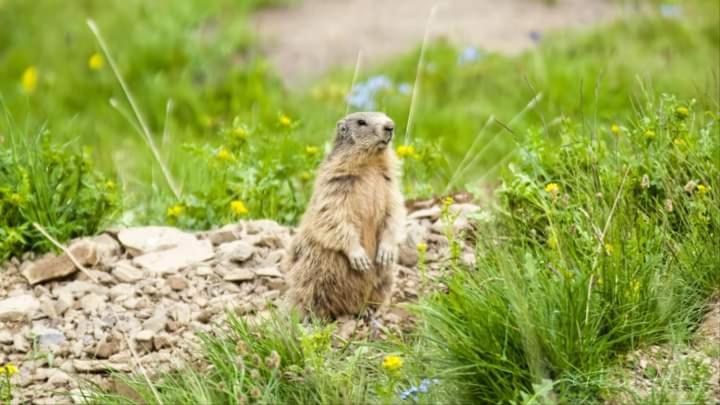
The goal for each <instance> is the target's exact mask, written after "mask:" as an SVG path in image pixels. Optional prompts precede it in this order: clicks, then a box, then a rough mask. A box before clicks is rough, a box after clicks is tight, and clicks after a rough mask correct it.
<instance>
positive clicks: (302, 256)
mask: <svg viewBox="0 0 720 405" xmlns="http://www.w3.org/2000/svg"><path fill="white" fill-rule="evenodd" d="M394 130H395V124H394V123H393V121H392V120H391V119H390V118H389V117H388V116H387V115H385V114H383V113H376V112H360V113H353V114H350V115H348V116H346V117H345V118H343V119H341V120H340V121H338V123H337V127H336V136H335V145H334V147H333V149H332V151H331V152H330V154H329V155H328V156H327V157H326V158H325V160H324V161H323V163H322V164H321V166H320V168H319V171H318V175H317V179H316V181H315V187H314V191H313V196H312V198H311V200H310V204H309V205H308V208H307V210H306V211H305V215H304V216H303V220H302V222H301V224H300V227H299V229H298V232H297V234H296V235H295V238H294V239H293V243H292V244H291V248H290V252H289V254H288V255H287V256H286V257H287V259H286V262H285V266H286V269H287V272H288V276H289V284H290V288H289V290H288V300H289V302H290V303H291V304H293V305H295V306H296V307H297V308H298V309H300V310H301V311H302V312H303V313H305V314H307V313H312V314H315V315H317V316H320V317H324V318H337V317H339V316H342V315H357V314H360V313H362V312H364V311H365V310H367V309H376V308H377V307H378V306H380V305H382V304H383V303H385V301H386V300H387V299H388V297H389V296H390V292H391V290H392V285H393V264H394V263H395V260H396V257H397V250H398V244H399V243H400V240H401V238H402V234H401V232H402V226H403V223H404V221H405V208H404V203H403V197H402V194H401V192H400V177H399V173H398V172H399V164H398V161H397V158H396V157H395V154H394V153H393V151H392V148H390V147H389V145H390V143H391V141H392V137H393V132H394Z"/></svg>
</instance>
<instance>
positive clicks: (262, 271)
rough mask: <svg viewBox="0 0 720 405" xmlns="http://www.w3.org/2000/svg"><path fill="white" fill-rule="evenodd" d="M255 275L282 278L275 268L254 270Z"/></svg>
mask: <svg viewBox="0 0 720 405" xmlns="http://www.w3.org/2000/svg"><path fill="white" fill-rule="evenodd" d="M255 274H257V275H258V276H260V277H284V275H283V274H282V273H281V272H280V270H279V269H278V268H277V266H270V267H261V268H259V269H257V270H255Z"/></svg>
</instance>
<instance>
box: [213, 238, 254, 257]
mask: <svg viewBox="0 0 720 405" xmlns="http://www.w3.org/2000/svg"><path fill="white" fill-rule="evenodd" d="M253 253H254V250H253V247H252V246H251V245H250V244H248V243H246V242H243V241H241V240H238V241H235V242H230V243H223V244H222V245H220V246H219V247H218V258H220V260H229V261H232V262H237V263H242V262H244V261H245V260H248V259H249V258H251V257H252V255H253Z"/></svg>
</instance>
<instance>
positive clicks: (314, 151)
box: [305, 146, 320, 156]
mask: <svg viewBox="0 0 720 405" xmlns="http://www.w3.org/2000/svg"><path fill="white" fill-rule="evenodd" d="M319 153H320V148H318V147H317V146H306V147H305V154H306V155H308V156H317V155H318V154H319Z"/></svg>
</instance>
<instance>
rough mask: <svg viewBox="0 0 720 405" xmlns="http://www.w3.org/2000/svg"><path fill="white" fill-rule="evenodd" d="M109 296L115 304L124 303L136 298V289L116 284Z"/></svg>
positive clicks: (127, 285)
mask: <svg viewBox="0 0 720 405" xmlns="http://www.w3.org/2000/svg"><path fill="white" fill-rule="evenodd" d="M109 294H110V298H111V299H112V300H113V301H114V302H119V301H123V300H126V299H128V298H132V297H134V296H135V287H133V286H132V284H126V283H122V284H116V285H114V286H113V287H112V288H111V289H110V292H109Z"/></svg>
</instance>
